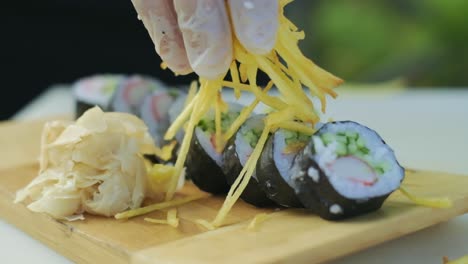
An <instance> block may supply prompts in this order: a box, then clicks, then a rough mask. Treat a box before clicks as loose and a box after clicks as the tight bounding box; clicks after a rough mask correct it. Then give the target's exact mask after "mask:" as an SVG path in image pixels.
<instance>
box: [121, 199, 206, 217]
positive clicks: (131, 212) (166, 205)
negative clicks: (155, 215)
mask: <svg viewBox="0 0 468 264" xmlns="http://www.w3.org/2000/svg"><path fill="white" fill-rule="evenodd" d="M206 197H208V195H206V194H198V195H193V196H187V197H184V198H181V199H177V200H172V201H166V202H162V203H156V204H152V205H148V206H145V207H141V208H137V209H134V210H129V211H125V212H122V213H119V214H116V215H115V216H114V217H115V219H128V218H132V217H136V216H140V215H144V214H147V213H150V212H153V211H156V210H162V209H166V208H170V207H175V206H178V205H182V204H186V203H189V202H192V201H195V200H199V199H203V198H206Z"/></svg>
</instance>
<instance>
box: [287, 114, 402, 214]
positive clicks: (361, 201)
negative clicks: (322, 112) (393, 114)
mask: <svg viewBox="0 0 468 264" xmlns="http://www.w3.org/2000/svg"><path fill="white" fill-rule="evenodd" d="M404 173H405V172H404V169H403V168H402V167H401V166H400V164H399V163H398V161H397V159H396V157H395V154H394V152H393V150H392V149H391V148H390V147H389V146H388V145H387V144H386V143H385V142H384V141H383V140H382V138H381V137H380V136H379V135H378V134H377V133H376V132H375V131H373V130H371V129H370V128H368V127H365V126H363V125H360V124H358V123H356V122H352V121H343V122H332V123H327V124H325V125H324V126H323V127H322V128H321V129H320V130H319V131H317V132H316V134H314V136H313V137H312V140H311V142H310V143H309V145H308V146H307V147H306V148H305V149H304V150H303V151H301V153H300V154H299V155H298V156H297V157H296V159H295V162H294V165H293V167H292V168H291V180H292V182H293V186H294V190H295V192H296V194H297V196H298V198H299V200H300V201H301V202H302V204H303V205H304V206H305V207H306V208H308V209H310V210H312V211H313V212H315V213H316V214H318V215H319V216H320V217H322V218H324V219H328V220H338V219H344V218H349V217H352V216H357V215H361V214H365V213H368V212H372V211H375V210H378V209H379V208H380V207H381V206H382V204H383V202H384V201H385V199H386V198H387V197H388V196H389V195H390V194H391V193H392V192H393V191H395V190H396V189H398V188H399V186H400V184H401V182H402V181H403V178H404Z"/></svg>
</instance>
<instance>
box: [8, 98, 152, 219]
mask: <svg viewBox="0 0 468 264" xmlns="http://www.w3.org/2000/svg"><path fill="white" fill-rule="evenodd" d="M153 151H154V143H153V139H152V138H151V136H150V135H149V133H148V128H147V126H146V125H145V124H144V123H143V121H141V120H140V119H139V118H137V117H136V116H134V115H130V114H125V113H116V112H103V111H102V110H101V109H100V108H99V107H94V108H92V109H90V110H88V111H87V112H86V113H85V114H83V115H82V116H81V117H80V118H79V119H77V120H76V122H68V121H51V122H48V123H47V124H46V125H45V126H44V130H43V134H42V142H41V154H40V160H39V162H40V169H39V174H38V176H37V177H36V178H35V179H34V180H33V181H32V182H31V183H30V184H29V185H27V186H26V187H25V188H24V189H22V190H20V191H18V193H17V196H16V200H15V202H21V201H25V200H26V199H28V198H30V201H31V203H30V204H29V205H28V208H29V209H30V210H32V211H35V212H43V213H47V214H49V215H51V216H53V217H54V218H59V219H67V220H76V219H83V215H82V214H83V213H84V212H88V213H91V214H96V215H103V216H113V215H115V214H117V213H119V212H122V211H125V210H128V209H134V208H138V207H140V206H141V203H142V201H143V199H144V198H145V197H146V196H147V195H149V193H150V192H151V190H150V189H149V188H148V186H149V184H148V182H147V171H146V167H145V161H144V158H143V154H145V153H152V152H153Z"/></svg>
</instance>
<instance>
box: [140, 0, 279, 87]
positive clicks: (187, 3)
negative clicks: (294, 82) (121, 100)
mask: <svg viewBox="0 0 468 264" xmlns="http://www.w3.org/2000/svg"><path fill="white" fill-rule="evenodd" d="M132 2H133V5H134V6H135V9H136V10H137V13H138V15H139V17H140V18H141V20H142V21H143V23H144V25H145V27H146V29H147V30H148V32H149V35H150V37H151V39H152V41H153V43H154V44H155V47H156V52H157V53H158V54H159V56H161V58H162V59H163V60H164V61H165V62H166V63H167V66H168V67H169V68H170V69H171V70H172V71H174V72H175V73H177V74H181V75H183V74H187V73H190V72H192V71H195V72H196V73H197V74H198V75H199V76H201V77H204V78H207V79H215V78H218V77H222V76H224V75H225V74H226V72H227V70H228V69H229V65H230V64H231V61H232V32H231V28H234V31H235V34H236V37H237V38H238V39H239V41H240V42H241V44H242V45H243V46H244V47H245V48H246V49H247V50H249V51H250V52H252V53H256V54H265V53H268V52H269V51H271V49H272V48H273V46H274V44H275V41H276V32H277V28H278V0H229V1H225V0H132ZM227 4H229V10H231V14H230V15H231V17H232V22H233V25H232V27H231V25H230V21H229V16H228V13H227V10H228V8H227Z"/></svg>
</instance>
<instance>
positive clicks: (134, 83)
mask: <svg viewBox="0 0 468 264" xmlns="http://www.w3.org/2000/svg"><path fill="white" fill-rule="evenodd" d="M163 89H164V85H163V84H162V83H160V82H159V81H157V80H155V79H153V78H150V77H144V76H140V75H133V76H130V77H129V78H127V79H126V80H125V81H123V82H121V83H120V85H119V86H118V87H117V89H116V91H115V92H114V95H113V96H112V100H111V102H110V106H109V110H110V111H114V112H123V113H130V114H134V115H136V116H139V114H140V106H141V105H142V104H143V101H144V99H145V98H146V97H147V96H148V95H150V94H151V92H153V91H156V90H163Z"/></svg>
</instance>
